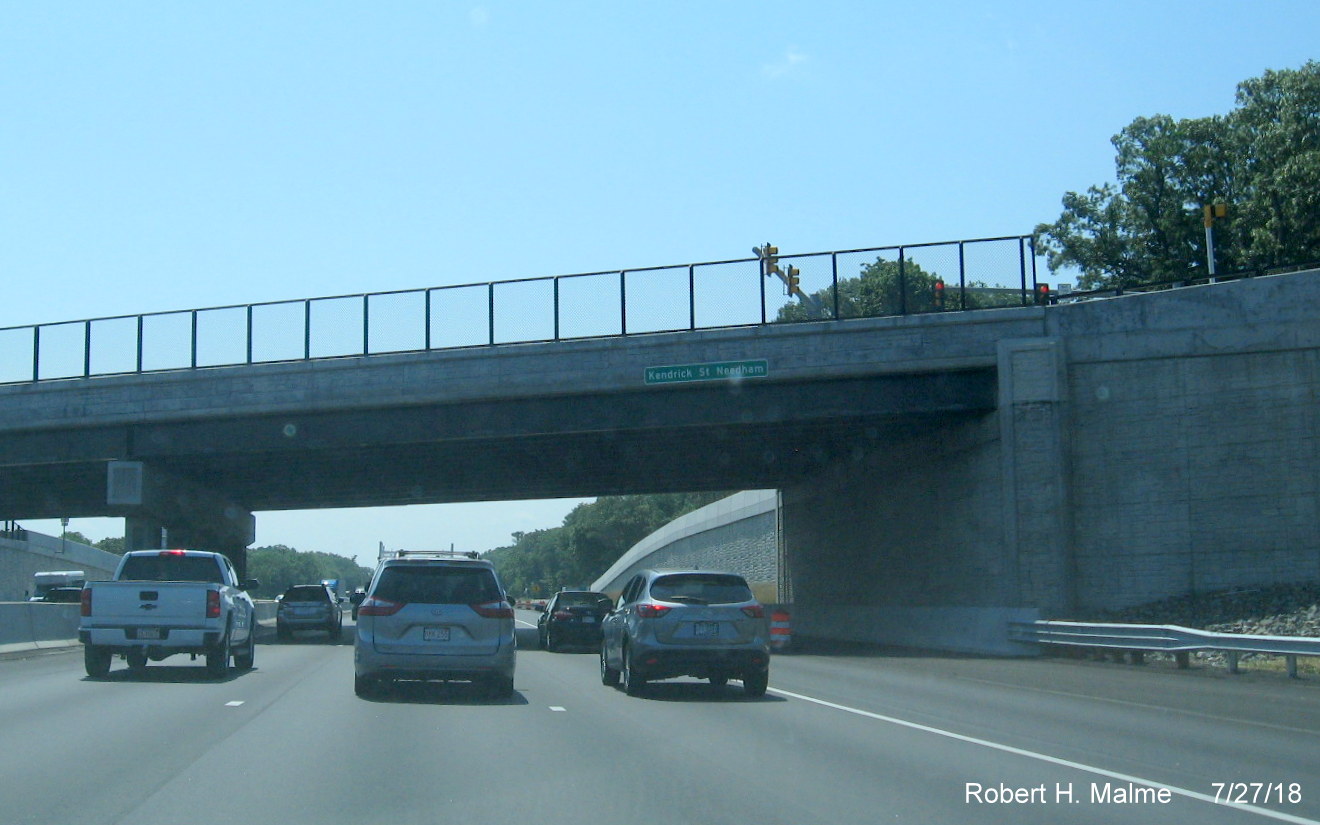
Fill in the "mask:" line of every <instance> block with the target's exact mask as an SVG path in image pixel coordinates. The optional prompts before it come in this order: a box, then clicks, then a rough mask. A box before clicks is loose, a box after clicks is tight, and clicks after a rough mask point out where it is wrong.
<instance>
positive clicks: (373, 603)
mask: <svg viewBox="0 0 1320 825" xmlns="http://www.w3.org/2000/svg"><path fill="white" fill-rule="evenodd" d="M405 604H407V602H392V601H390V600H389V599H381V598H377V597H376V596H372V597H371V598H369V599H364V600H363V602H362V604H360V605H358V615H359V616H393V615H394V614H395V613H398V612H399V611H400V610H402V609H403V606H404V605H405Z"/></svg>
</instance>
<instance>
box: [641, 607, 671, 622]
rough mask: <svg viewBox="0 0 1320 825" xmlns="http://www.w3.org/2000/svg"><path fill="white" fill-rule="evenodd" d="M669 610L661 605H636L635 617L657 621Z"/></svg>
mask: <svg viewBox="0 0 1320 825" xmlns="http://www.w3.org/2000/svg"><path fill="white" fill-rule="evenodd" d="M670 610H671V608H669V607H666V606H665V605H663V604H639V605H637V615H638V616H641V617H642V618H643V619H658V618H660V617H661V616H663V615H665V614H666V613H668V612H669V611H670Z"/></svg>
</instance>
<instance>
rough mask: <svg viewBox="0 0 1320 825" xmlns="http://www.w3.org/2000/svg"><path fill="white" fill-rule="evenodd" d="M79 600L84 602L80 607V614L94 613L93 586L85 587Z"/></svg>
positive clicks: (88, 614)
mask: <svg viewBox="0 0 1320 825" xmlns="http://www.w3.org/2000/svg"><path fill="white" fill-rule="evenodd" d="M79 601H80V602H81V603H82V604H81V606H80V607H79V609H78V612H79V614H80V615H83V616H90V615H92V588H90V587H84V588H83V589H82V596H81V598H79Z"/></svg>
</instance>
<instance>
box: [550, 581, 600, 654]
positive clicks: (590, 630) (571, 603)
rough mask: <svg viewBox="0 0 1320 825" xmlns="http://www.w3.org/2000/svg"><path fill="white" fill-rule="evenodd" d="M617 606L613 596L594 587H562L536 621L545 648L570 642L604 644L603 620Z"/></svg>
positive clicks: (554, 648) (593, 645)
mask: <svg viewBox="0 0 1320 825" xmlns="http://www.w3.org/2000/svg"><path fill="white" fill-rule="evenodd" d="M613 607H614V603H613V602H612V601H610V597H609V596H607V595H605V594H604V593H596V592H594V591H591V590H561V591H559V592H558V593H556V594H555V595H554V598H552V599H551V600H550V602H549V603H548V604H547V605H546V606H545V610H544V611H543V612H542V613H541V617H540V618H539V619H537V620H536V629H537V632H538V633H539V634H540V636H541V648H542V649H543V650H550V651H557V650H559V649H560V648H562V647H566V646H570V645H583V646H587V647H590V648H592V649H593V650H594V649H596V648H598V647H600V622H601V619H603V618H605V614H607V613H609V612H610V610H611V609H612V608H613Z"/></svg>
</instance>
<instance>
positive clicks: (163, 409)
mask: <svg viewBox="0 0 1320 825" xmlns="http://www.w3.org/2000/svg"><path fill="white" fill-rule="evenodd" d="M1316 274H1317V273H1315V272H1309V273H1297V274H1291V275H1280V276H1272V277H1265V278H1256V279H1249V280H1241V281H1235V282H1231V283H1220V284H1213V285H1206V286H1199V287H1191V288H1186V289H1178V290H1170V291H1166V292H1161V293H1157V294H1145V295H1131V296H1123V297H1121V298H1115V299H1111V300H1097V301H1088V302H1079V303H1073V304H1066V305H1057V306H1041V307H1037V306H1028V307H1018V308H1005V309H996V310H986V311H978V312H967V313H931V314H925V315H908V316H903V317H889V318H856V319H840V320H835V321H827V322H820V323H802V324H768V325H765V326H744V327H734V328H725V329H705V330H703V329H695V330H693V329H689V330H686V331H678V332H667V331H655V332H647V333H646V334H641V335H629V336H627V337H614V338H603V337H602V338H583V339H579V340H571V341H570V340H559V341H549V342H530V343H518V344H507V345H503V346H478V347H467V348H459V349H451V350H434V351H421V352H400V353H393V354H375V355H370V356H351V355H349V356H343V357H336V358H327V359H322V360H315V359H314V360H301V361H292V362H285V363H269V364H256V363H254V364H246V363H245V364H242V365H239V366H214V367H202V366H199V367H198V368H195V369H194V368H186V369H179V370H166V371H161V372H150V373H149V372H143V373H140V374H138V373H133V374H126V375H113V376H100V377H89V378H78V377H75V378H72V379H68V380H54V381H36V382H31V381H28V382H24V383H13V384H9V385H4V386H0V516H2V517H5V518H17V519H22V518H43V517H61V516H92V515H115V514H118V515H123V516H125V517H127V518H128V519H129V522H128V524H129V528H130V530H129V539H130V541H131V542H137V543H142V544H143V545H144V546H145V545H148V544H150V543H151V538H152V533H153V532H154V531H157V530H159V529H160V528H161V527H166V528H168V529H169V530H170V531H171V535H172V536H173V537H174V538H175V539H176V540H178V541H180V542H186V543H190V544H200V545H209V546H214V547H217V548H219V549H225V550H228V551H230V552H234V553H236V554H238V555H240V556H241V554H242V548H243V547H245V546H246V544H247V543H249V542H250V541H251V540H252V532H253V522H252V516H251V514H252V513H253V512H260V511H262V510H279V509H302V508H314V507H346V506H373V505H383V504H407V503H424V502H442V501H464V500H496V499H513V498H541V497H556V496H586V495H610V494H620V493H648V492H669V491H685V490H699V489H728V490H732V489H751V488H776V489H780V490H782V491H783V502H784V510H783V518H784V530H783V533H782V535H783V541H784V543H785V548H784V553H785V557H786V559H787V565H786V571H785V577H786V581H785V582H784V584H783V585H782V586H781V598H782V599H783V600H784V601H793V602H794V603H796V604H797V606H798V608H797V609H798V615H800V616H810V617H812V619H811V621H812V625H813V626H814V627H817V628H821V629H822V632H828V631H829V630H830V628H831V627H835V628H836V629H842V628H844V626H845V625H847V624H848V623H849V622H850V621H853V620H854V619H850V617H854V618H855V616H856V615H857V611H856V608H858V607H859V606H860V607H868V608H870V607H873V608H876V609H880V608H884V609H885V610H886V611H887V612H886V613H885V615H893V613H892V608H901V609H907V608H911V609H919V610H923V611H926V613H924V614H923V615H928V613H929V611H930V610H931V609H940V608H942V607H949V608H951V609H952V608H956V609H958V610H960V611H965V610H967V609H969V608H971V609H980V608H984V609H998V608H1004V607H1010V608H1019V607H1035V608H1040V609H1041V610H1043V611H1045V612H1046V613H1047V614H1048V615H1055V616H1062V615H1068V614H1069V612H1070V611H1075V610H1079V609H1087V608H1091V607H1096V606H1114V605H1119V604H1125V603H1132V602H1136V601H1141V600H1144V599H1146V598H1157V597H1160V596H1164V595H1169V594H1171V593H1180V592H1187V591H1189V590H1190V591H1196V590H1206V589H1214V588H1215V587H1217V586H1229V585H1234V584H1243V583H1263V582H1264V581H1267V580H1269V581H1273V580H1278V579H1280V578H1285V579H1287V580H1294V579H1303V578H1320V540H1317V538H1316V537H1317V536H1320V530H1317V529H1316V528H1317V527H1320V498H1318V496H1317V490H1318V489H1320V470H1318V469H1317V468H1320V416H1317V412H1316V410H1317V406H1316V405H1315V403H1314V398H1315V395H1316V393H1317V389H1320V375H1318V374H1320V367H1318V366H1317V363H1318V362H1320V350H1318V349H1317V344H1318V343H1320V340H1318V339H1320V332H1318V331H1320V324H1317V323H1316V321H1317V320H1320V319H1317V318H1316V315H1317V313H1320V310H1318V309H1316V308H1317V307H1320V300H1317V299H1320V281H1318V280H1317V279H1316ZM623 549H624V548H620V550H621V551H622V550H623ZM804 611H805V612H804ZM959 615H965V614H963V613H960V614H959Z"/></svg>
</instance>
